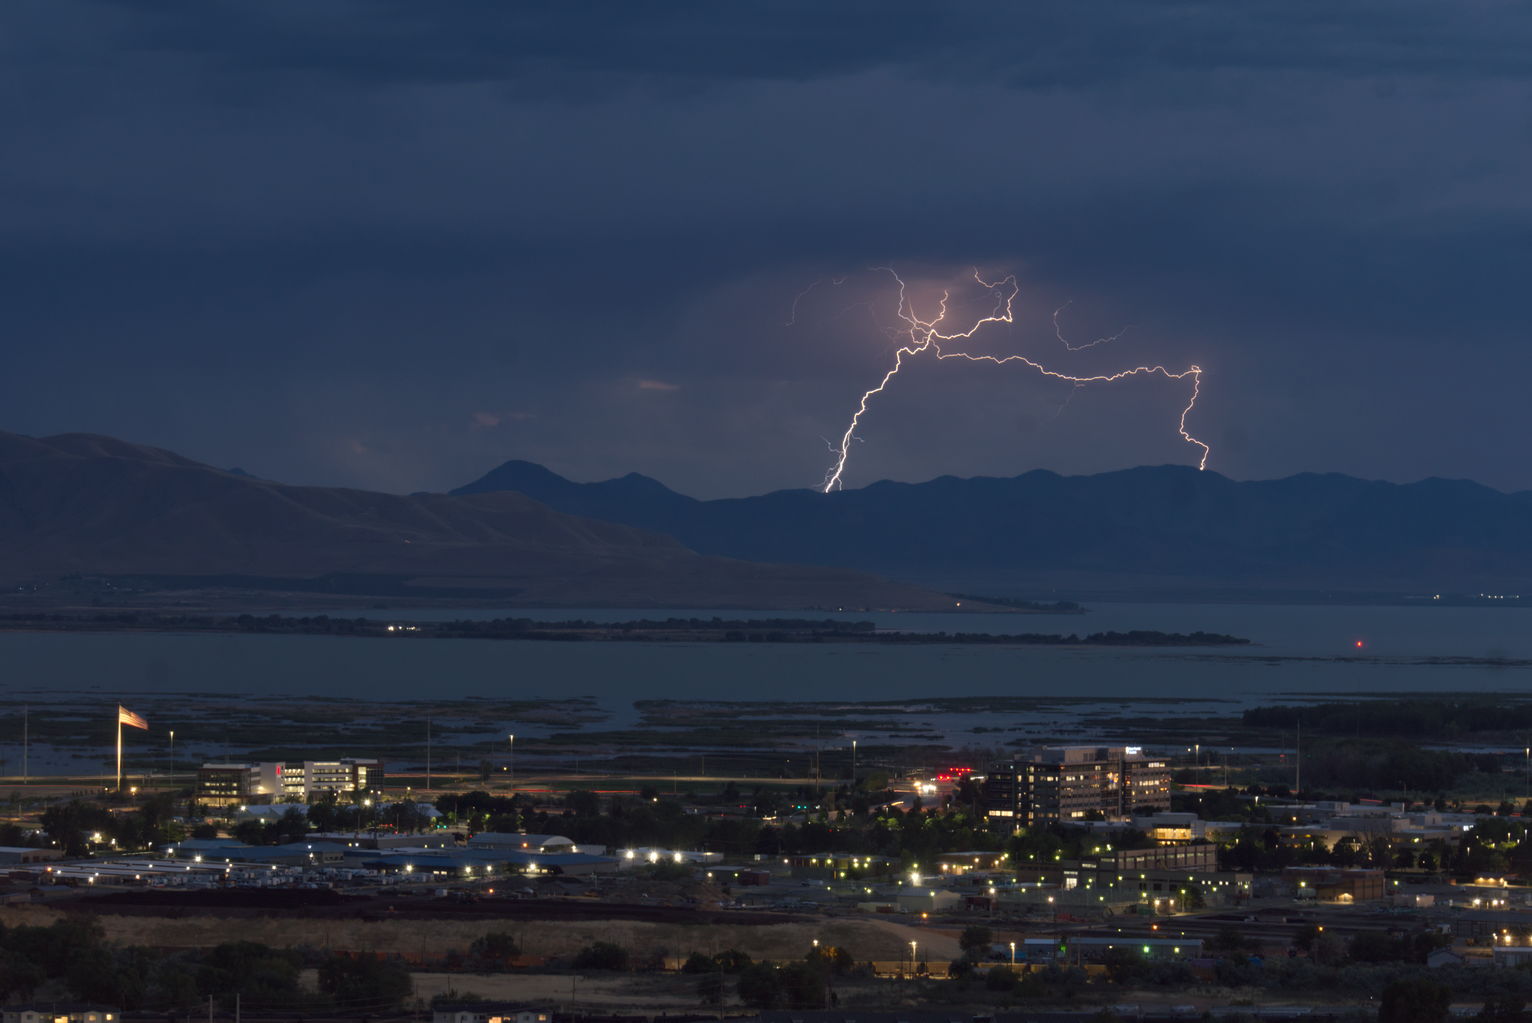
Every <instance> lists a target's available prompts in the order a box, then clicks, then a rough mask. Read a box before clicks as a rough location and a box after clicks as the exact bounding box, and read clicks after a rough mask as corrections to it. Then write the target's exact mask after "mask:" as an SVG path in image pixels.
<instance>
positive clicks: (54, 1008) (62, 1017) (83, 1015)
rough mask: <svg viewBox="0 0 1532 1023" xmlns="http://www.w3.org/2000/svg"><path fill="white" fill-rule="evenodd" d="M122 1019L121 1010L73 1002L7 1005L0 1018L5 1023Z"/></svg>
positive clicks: (113, 1022)
mask: <svg viewBox="0 0 1532 1023" xmlns="http://www.w3.org/2000/svg"><path fill="white" fill-rule="evenodd" d="M121 1018H122V1011H121V1010H120V1009H112V1008H107V1007H106V1006H104V1005H81V1004H76V1003H71V1002H49V1003H47V1004H46V1005H41V1004H33V1005H7V1006H6V1007H5V1010H4V1015H3V1016H0V1019H3V1020H4V1023H116V1021H117V1020H119V1019H121Z"/></svg>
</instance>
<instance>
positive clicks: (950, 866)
mask: <svg viewBox="0 0 1532 1023" xmlns="http://www.w3.org/2000/svg"><path fill="white" fill-rule="evenodd" d="M1009 858H1010V857H1009V856H1008V855H1007V854H1006V853H1003V852H950V853H942V854H941V855H940V856H938V857H937V858H936V869H937V870H939V871H941V872H942V873H943V874H954V875H955V874H969V873H973V872H974V871H985V870H1002V869H1004V867H1005V862H1006V860H1007V859H1009Z"/></svg>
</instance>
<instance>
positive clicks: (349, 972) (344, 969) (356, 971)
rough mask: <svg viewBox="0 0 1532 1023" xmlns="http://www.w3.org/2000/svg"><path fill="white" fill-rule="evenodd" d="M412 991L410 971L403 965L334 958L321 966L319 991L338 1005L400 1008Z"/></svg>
mask: <svg viewBox="0 0 1532 1023" xmlns="http://www.w3.org/2000/svg"><path fill="white" fill-rule="evenodd" d="M412 988H413V983H412V981H411V980H410V971H409V968H408V967H407V966H405V965H404V964H403V963H400V962H395V961H392V960H386V959H373V958H358V959H352V958H350V957H348V956H344V955H332V956H327V957H326V958H325V959H324V960H323V961H322V962H321V963H320V964H319V990H320V991H322V992H324V993H325V994H327V995H329V996H330V997H331V998H333V999H334V1000H335V1001H336V1003H337V1004H341V1005H346V1004H348V1003H349V1004H351V1005H358V1004H366V1005H375V1006H380V1007H387V1008H397V1007H398V1005H399V1003H401V1002H403V1001H404V999H405V998H406V997H407V996H408V995H409V994H410V991H411V990H412Z"/></svg>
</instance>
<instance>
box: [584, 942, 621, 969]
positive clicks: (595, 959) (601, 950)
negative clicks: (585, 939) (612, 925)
mask: <svg viewBox="0 0 1532 1023" xmlns="http://www.w3.org/2000/svg"><path fill="white" fill-rule="evenodd" d="M574 968H575V969H577V970H626V969H627V968H628V950H627V949H625V948H623V947H622V946H621V945H614V944H612V943H611V942H610V941H598V942H596V943H594V944H592V945H586V946H585V947H584V948H582V949H580V951H579V952H577V953H576V954H575V957H574Z"/></svg>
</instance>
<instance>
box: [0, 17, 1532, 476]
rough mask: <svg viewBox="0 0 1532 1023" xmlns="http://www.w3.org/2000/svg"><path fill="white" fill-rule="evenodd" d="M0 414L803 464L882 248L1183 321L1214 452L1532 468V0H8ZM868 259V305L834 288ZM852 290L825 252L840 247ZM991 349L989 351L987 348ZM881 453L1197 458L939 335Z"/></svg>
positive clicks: (1041, 296) (194, 447) (1150, 403)
mask: <svg viewBox="0 0 1532 1023" xmlns="http://www.w3.org/2000/svg"><path fill="white" fill-rule="evenodd" d="M0 30H3V31H0V40H3V42H0V58H3V59H0V109H3V116H4V127H5V132H4V138H5V140H6V141H5V143H4V145H5V158H4V159H3V160H0V203H3V209H0V213H3V216H0V271H3V272H4V274H5V279H6V280H7V282H8V284H9V287H8V288H7V289H6V290H7V294H8V301H7V302H6V303H5V306H4V309H3V312H0V316H3V318H4V320H3V323H4V327H5V329H6V335H7V337H8V338H9V339H10V344H8V345H7V350H8V352H9V354H10V358H9V359H8V366H7V371H6V373H5V374H3V377H0V401H3V407H4V408H5V409H6V410H7V412H6V415H5V416H4V417H3V418H4V422H3V423H0V426H3V427H4V428H8V429H14V430H20V431H23V432H32V433H50V432H60V431H65V430H77V429H85V430H94V431H100V432H107V433H115V434H121V435H125V436H129V437H132V438H134V439H138V440H144V441H149V442H154V443H160V444H164V445H167V446H171V447H176V448H179V449H182V450H185V451H186V452H187V453H189V454H192V455H194V456H197V457H201V458H205V459H208V460H210V461H213V462H216V463H218V464H240V465H243V466H245V467H246V468H248V469H250V470H251V471H253V472H257V473H259V474H261V475H265V476H271V477H277V478H283V479H287V480H291V481H294V482H327V483H328V482H339V483H349V484H356V485H364V486H376V487H382V488H388V489H398V490H411V489H419V488H427V487H433V488H434V487H443V488H444V487H449V486H452V485H455V484H457V483H460V482H462V481H464V480H466V479H468V478H471V477H472V476H474V475H477V474H478V473H479V472H480V471H482V470H483V469H486V468H488V467H489V466H490V465H493V464H495V463H497V462H498V461H501V460H503V459H505V458H511V457H520V458H530V459H535V460H542V461H546V462H548V463H549V464H550V465H551V466H552V467H553V468H555V469H557V470H559V471H562V472H566V473H568V474H571V475H574V476H581V477H596V476H603V475H612V474H618V473H622V472H626V471H629V470H639V471H643V472H646V473H649V474H652V475H655V476H658V477H660V478H662V479H664V480H666V481H667V482H670V483H672V484H673V485H675V486H677V487H679V488H681V489H684V490H688V491H691V492H695V493H698V494H703V495H714V494H738V493H749V492H757V491H761V490H765V489H770V488H774V487H780V486H793V485H812V484H813V483H814V482H815V481H816V480H817V479H818V478H820V476H821V475H822V471H823V467H824V459H825V447H824V443H823V439H824V438H826V437H833V436H838V434H839V431H840V430H842V429H844V426H845V419H846V417H847V415H849V412H850V411H851V409H852V408H853V407H854V403H855V400H856V397H857V396H858V395H859V394H860V393H861V392H862V390H864V389H865V388H866V387H868V386H870V385H871V384H872V383H874V382H875V381H876V379H877V377H878V375H879V373H880V372H881V370H882V368H883V366H884V365H885V363H886V360H887V357H888V353H889V345H890V341H889V338H888V335H887V333H886V330H885V329H883V328H886V326H887V325H888V322H889V321H890V319H891V316H890V309H891V306H890V305H889V303H890V302H891V301H893V300H894V298H893V296H892V295H891V294H890V293H888V292H887V290H886V289H883V290H880V289H879V288H878V287H877V286H875V285H874V284H872V283H870V282H869V281H866V280H864V279H863V278H862V277H858V276H855V275H857V274H859V273H860V271H862V270H864V269H865V268H866V267H868V266H871V265H881V264H886V263H894V264H896V265H899V266H900V267H903V268H907V270H908V271H909V273H910V274H911V276H912V279H916V280H919V281H920V282H922V284H923V286H928V287H932V288H934V287H937V286H939V285H940V284H941V283H942V282H944V281H947V280H951V279H954V277H955V276H956V275H960V274H961V273H963V272H965V271H966V268H967V267H969V266H971V265H980V266H983V267H985V268H986V269H988V270H991V271H994V272H1016V273H1017V274H1018V275H1019V277H1020V279H1021V282H1022V286H1023V291H1022V296H1021V302H1022V306H1021V308H1022V310H1023V312H1022V316H1021V317H1020V321H1019V323H1018V325H1017V326H1016V327H1015V328H1014V329H1010V330H1007V331H1004V332H998V333H997V334H996V335H995V336H994V337H993V339H992V341H991V343H992V344H994V345H996V346H999V347H1000V348H1005V349H1007V350H1016V351H1029V352H1041V353H1047V354H1049V355H1050V357H1056V356H1059V355H1060V353H1059V350H1058V344H1057V340H1056V338H1054V336H1053V332H1052V326H1051V324H1050V323H1049V316H1050V314H1051V312H1052V311H1053V309H1055V308H1057V307H1058V306H1059V305H1062V304H1063V303H1065V302H1066V301H1067V302H1070V303H1071V305H1070V308H1069V314H1068V316H1069V325H1070V328H1071V331H1072V332H1073V333H1074V334H1075V335H1078V336H1086V335H1088V336H1090V337H1095V336H1099V335H1101V334H1108V333H1112V332H1115V331H1116V330H1117V329H1118V328H1120V327H1121V326H1123V325H1124V324H1128V323H1131V324H1133V329H1132V331H1130V332H1129V334H1128V335H1127V336H1126V337H1124V338H1123V339H1122V341H1121V342H1118V343H1117V344H1115V345H1112V346H1106V350H1103V351H1092V352H1090V353H1080V354H1079V355H1078V357H1077V356H1076V355H1073V354H1071V353H1062V354H1063V356H1067V357H1068V358H1070V359H1076V361H1075V362H1072V363H1070V367H1071V368H1074V367H1076V366H1096V365H1108V364H1111V363H1113V362H1115V361H1120V360H1128V361H1132V362H1138V361H1156V362H1158V361H1163V362H1166V363H1167V364H1171V363H1175V364H1185V363H1188V362H1193V361H1195V362H1198V363H1199V364H1201V365H1203V366H1204V367H1205V368H1206V369H1207V374H1208V375H1207V380H1206V392H1205V396H1204V400H1203V402H1202V403H1201V404H1200V405H1199V410H1198V417H1199V418H1198V421H1197V424H1196V425H1197V432H1198V434H1199V435H1200V436H1205V437H1207V438H1208V439H1209V440H1210V442H1211V443H1212V444H1213V448H1214V458H1213V461H1212V463H1211V467H1213V468H1216V469H1220V470H1222V471H1225V472H1228V473H1230V474H1231V475H1236V476H1244V477H1261V476H1271V475H1279V474H1285V473H1289V472H1295V471H1302V470H1339V471H1346V472H1352V473H1356V474H1359V475H1365V476H1377V477H1387V478H1394V479H1412V478H1418V477H1421V476H1425V475H1432V474H1438V475H1454V476H1470V477H1475V478H1478V479H1481V480H1484V481H1485V482H1488V483H1491V484H1494V485H1498V486H1502V487H1507V488H1532V468H1529V467H1528V466H1527V465H1526V463H1525V459H1524V458H1522V457H1521V456H1520V454H1519V450H1520V444H1519V443H1518V441H1519V438H1520V436H1522V435H1524V434H1525V433H1526V432H1527V431H1528V429H1529V427H1532V412H1529V411H1528V409H1529V405H1532V403H1528V402H1526V401H1525V399H1524V396H1523V391H1524V389H1525V383H1524V381H1525V380H1526V379H1527V378H1528V373H1529V371H1532V356H1529V355H1528V350H1527V346H1526V345H1525V343H1524V342H1525V340H1526V333H1527V328H1526V326H1525V320H1526V316H1525V313H1524V311H1523V309H1522V308H1521V306H1522V303H1523V299H1522V295H1523V293H1524V289H1525V284H1524V278H1525V272H1526V266H1527V265H1528V260H1529V257H1532V251H1529V250H1532V217H1529V212H1532V211H1529V200H1528V193H1527V190H1526V186H1525V181H1526V180H1527V177H1528V174H1529V171H1532V115H1529V113H1528V111H1532V95H1529V93H1532V88H1529V85H1532V11H1529V10H1528V9H1527V8H1525V7H1524V6H1522V5H1518V4H1511V3H1467V4H1458V5H1451V6H1446V5H1441V4H1432V3H1424V2H1405V3H1400V2H1389V3H1382V2H1378V3H1362V4H1351V5H1345V6H1344V7H1336V6H1335V5H1324V4H1307V3H1298V4H1295V3H1291V2H1282V3H1278V2H1269V3H1254V4H1239V5H1233V4H1227V3H1169V2H1165V3H1141V2H1133V3H1129V2H1126V0H1105V2H1102V3H1093V4H1080V3H1070V2H1054V3H1044V4H1028V5H993V4H987V5H981V4H977V3H973V4H965V3H954V4H941V5H934V4H927V3H916V2H913V0H911V2H904V3H871V2H868V3H860V4H858V3H850V4H835V5H825V4H820V3H810V2H802V3H772V4H730V5H723V6H720V5H715V4H701V3H681V2H675V3H669V4H665V5H657V4H629V3H618V2H612V3H560V4H545V5H532V4H500V3H488V2H486V3H477V4H476V3H465V4H430V5H423V4H416V3H405V2H403V0H399V2H388V3H377V2H370V3H361V2H339V0H287V2H271V3H263V4H248V3H233V2H226V3H207V4H200V5H197V6H196V8H195V9H187V8H185V7H184V6H182V5H175V4H165V3H159V2H151V0H143V2H137V3H128V2H80V0H48V2H41V0H39V2H34V3H28V4H19V5H13V6H11V7H8V8H7V9H6V10H5V11H3V12H0ZM844 273H851V274H853V275H854V276H853V278H852V279H851V280H850V281H849V282H848V286H849V287H850V288H851V289H852V290H853V291H854V292H855V293H854V294H851V293H847V294H846V299H847V300H846V301H845V302H839V300H838V298H837V297H836V295H832V294H831V293H830V291H825V292H815V293H814V295H813V296H812V297H813V301H811V302H810V303H808V305H807V306H806V307H805V308H804V309H803V310H801V314H800V317H799V319H798V321H797V323H796V324H795V325H794V327H792V328H787V327H785V326H784V323H785V320H786V317H787V311H788V308H789V306H790V304H791V302H792V300H793V296H795V295H796V294H798V293H799V292H800V291H802V289H803V288H804V287H805V286H806V285H807V284H809V283H810V282H812V281H814V280H817V279H820V278H821V277H826V276H831V275H840V274H844ZM832 290H834V289H832ZM968 369H971V367H969V368H968ZM907 383H908V386H905V387H901V388H899V389H898V390H897V392H891V393H890V394H889V396H888V399H887V401H886V402H885V403H884V404H881V405H880V406H879V407H878V409H877V411H876V414H875V415H874V416H872V417H870V418H869V420H868V421H867V424H866V427H865V429H864V430H863V432H862V442H861V443H860V444H858V446H857V451H856V452H855V461H854V470H853V472H852V473H851V475H850V476H849V478H848V482H849V483H850V484H851V485H857V484H860V483H865V482H868V481H870V480H872V479H874V478H877V477H879V476H884V475H887V476H894V477H898V478H910V479H918V478H925V477H929V476H933V475H938V474H941V473H944V472H952V473H959V474H971V473H995V474H998V473H1006V474H1009V473H1016V472H1021V471H1025V470H1026V469H1029V468H1034V467H1037V466H1045V467H1051V468H1056V469H1061V470H1065V471H1094V470H1099V469H1106V468H1113V467H1118V466H1123V465H1129V464H1135V463H1137V462H1141V461H1167V460H1183V461H1184V460H1185V458H1186V452H1185V451H1184V450H1182V448H1183V445H1180V444H1179V442H1178V439H1177V438H1176V437H1175V436H1174V432H1173V430H1169V429H1167V427H1168V423H1169V420H1167V416H1173V414H1174V412H1175V411H1176V409H1177V407H1178V406H1176V400H1177V399H1178V398H1179V397H1181V396H1180V395H1179V394H1178V393H1173V392H1172V391H1171V390H1170V389H1166V388H1158V389H1156V388H1154V387H1152V386H1147V385H1146V386H1142V387H1139V386H1134V387H1131V388H1118V389H1114V390H1111V391H1107V390H1100V389H1092V390H1088V391H1082V392H1079V393H1072V392H1068V391H1067V390H1066V391H1065V392H1064V393H1060V390H1059V388H1057V387H1048V386H1045V385H1042V384H1039V383H1038V382H1037V381H1036V380H1031V379H1026V378H1024V377H1023V376H1021V375H1019V374H1017V375H1005V374H986V375H982V376H981V375H978V374H975V373H973V372H966V371H964V368H963V367H949V366H943V367H940V370H939V371H934V372H931V373H928V374H925V375H923V376H921V377H919V378H918V379H917V378H914V377H911V378H910V380H909V381H907Z"/></svg>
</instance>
